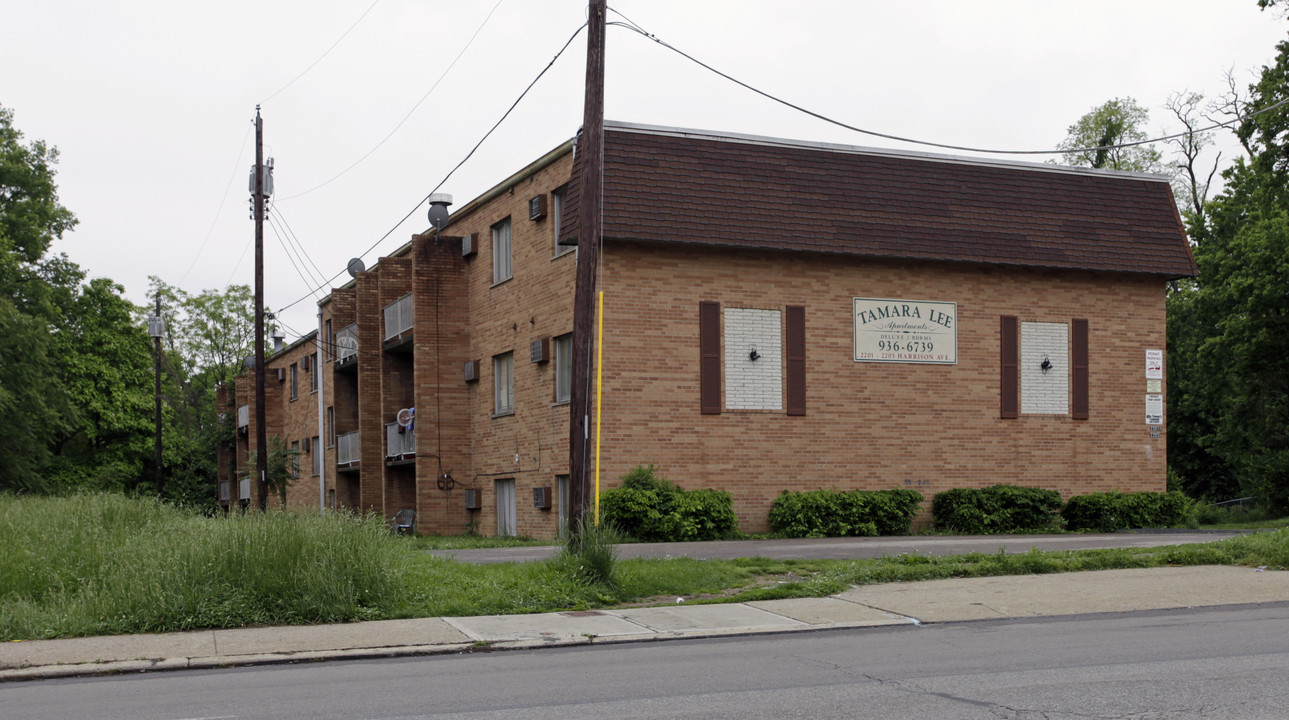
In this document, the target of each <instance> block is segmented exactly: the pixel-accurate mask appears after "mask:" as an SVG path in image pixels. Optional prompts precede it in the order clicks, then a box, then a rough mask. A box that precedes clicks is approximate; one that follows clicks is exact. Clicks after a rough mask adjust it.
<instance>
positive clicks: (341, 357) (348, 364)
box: [336, 323, 358, 371]
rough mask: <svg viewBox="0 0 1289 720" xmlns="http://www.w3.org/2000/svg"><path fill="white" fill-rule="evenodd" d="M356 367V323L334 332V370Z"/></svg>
mask: <svg viewBox="0 0 1289 720" xmlns="http://www.w3.org/2000/svg"><path fill="white" fill-rule="evenodd" d="M357 367H358V323H352V324H350V325H348V326H346V327H344V328H342V329H341V330H340V331H339V332H337V333H336V370H337V371H339V370H348V369H350V368H357Z"/></svg>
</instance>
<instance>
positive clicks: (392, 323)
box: [385, 293, 412, 340]
mask: <svg viewBox="0 0 1289 720" xmlns="http://www.w3.org/2000/svg"><path fill="white" fill-rule="evenodd" d="M411 329H412V294H411V293H408V294H407V295H404V296H403V297H401V298H399V299H397V300H395V301H394V302H392V303H390V304H388V305H386V306H385V339H386V340H389V339H392V338H396V337H398V336H399V335H401V334H403V333H405V332H407V331H408V330H411Z"/></svg>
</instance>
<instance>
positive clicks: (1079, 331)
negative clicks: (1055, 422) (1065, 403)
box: [1070, 320, 1088, 420]
mask: <svg viewBox="0 0 1289 720" xmlns="http://www.w3.org/2000/svg"><path fill="white" fill-rule="evenodd" d="M1071 330H1072V331H1073V337H1072V338H1070V344H1071V345H1072V346H1073V347H1072V348H1071V350H1072V352H1071V353H1070V354H1071V355H1072V356H1073V357H1072V359H1073V370H1074V377H1073V382H1074V399H1073V408H1072V412H1071V413H1070V416H1071V417H1073V418H1074V419H1075V420H1087V419H1088V321H1087V320H1075V321H1074V322H1073V325H1072V327H1071Z"/></svg>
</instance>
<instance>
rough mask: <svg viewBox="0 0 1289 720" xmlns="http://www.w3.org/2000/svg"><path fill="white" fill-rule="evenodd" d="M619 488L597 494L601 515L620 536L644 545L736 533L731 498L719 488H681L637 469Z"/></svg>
mask: <svg viewBox="0 0 1289 720" xmlns="http://www.w3.org/2000/svg"><path fill="white" fill-rule="evenodd" d="M621 480H622V485H621V487H619V488H617V489H614V490H609V491H606V492H605V493H604V494H602V495H600V516H601V518H603V520H604V521H605V522H607V523H608V524H609V525H611V526H612V527H613V528H615V529H616V530H617V531H619V532H621V533H622V534H624V535H627V536H629V537H632V538H634V539H636V540H641V541H644V542H676V541H683V540H720V539H723V538H727V537H730V536H732V535H734V534H736V533H737V532H738V519H737V518H736V517H735V516H734V498H733V497H732V496H731V495H730V494H729V493H728V492H726V491H724V490H684V489H681V488H678V487H676V486H675V485H673V484H672V483H671V482H670V481H669V480H667V479H666V478H663V477H662V476H660V475H658V474H657V468H655V467H654V466H653V465H647V466H646V465H640V466H637V467H635V468H633V469H632V470H631V471H630V472H628V473H627V474H626V475H623V476H622V478H621Z"/></svg>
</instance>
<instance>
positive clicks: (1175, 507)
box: [1061, 491, 1192, 532]
mask: <svg viewBox="0 0 1289 720" xmlns="http://www.w3.org/2000/svg"><path fill="white" fill-rule="evenodd" d="M1191 502H1192V501H1191V500H1190V499H1189V498H1187V497H1186V496H1185V495H1183V494H1182V493H1180V492H1176V491H1174V492H1166V493H1160V492H1136V493H1120V492H1104V493H1091V494H1088V495H1075V496H1074V497H1072V498H1070V500H1069V502H1067V503H1066V504H1065V508H1064V509H1062V510H1061V516H1062V517H1064V518H1065V524H1066V527H1068V528H1069V529H1070V530H1095V531H1097V532H1114V531H1115V530H1119V529H1121V528H1151V527H1177V526H1179V525H1181V524H1182V523H1184V522H1186V520H1187V516H1188V515H1189V514H1190V510H1191Z"/></svg>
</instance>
